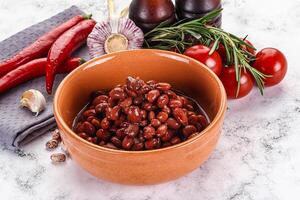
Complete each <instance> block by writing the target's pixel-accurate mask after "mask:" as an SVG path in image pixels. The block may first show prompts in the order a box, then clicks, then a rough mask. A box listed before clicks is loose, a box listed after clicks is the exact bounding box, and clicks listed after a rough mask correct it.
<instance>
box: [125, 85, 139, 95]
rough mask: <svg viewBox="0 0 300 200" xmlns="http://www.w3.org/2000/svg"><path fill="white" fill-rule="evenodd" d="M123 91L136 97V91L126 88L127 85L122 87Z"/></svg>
mask: <svg viewBox="0 0 300 200" xmlns="http://www.w3.org/2000/svg"><path fill="white" fill-rule="evenodd" d="M124 91H125V92H126V94H127V95H128V96H130V97H137V93H136V92H135V91H133V90H130V89H128V88H127V87H125V88H124Z"/></svg>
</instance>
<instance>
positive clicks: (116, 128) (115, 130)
mask: <svg viewBox="0 0 300 200" xmlns="http://www.w3.org/2000/svg"><path fill="white" fill-rule="evenodd" d="M117 130H118V127H117V126H115V125H112V126H111V127H110V128H109V129H108V131H109V132H111V133H115V132H117Z"/></svg>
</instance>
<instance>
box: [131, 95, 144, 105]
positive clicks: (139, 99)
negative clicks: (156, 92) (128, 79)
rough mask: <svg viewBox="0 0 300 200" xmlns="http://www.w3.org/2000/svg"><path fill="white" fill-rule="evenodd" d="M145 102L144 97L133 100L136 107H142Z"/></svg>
mask: <svg viewBox="0 0 300 200" xmlns="http://www.w3.org/2000/svg"><path fill="white" fill-rule="evenodd" d="M143 101H144V97H143V96H137V97H135V98H134V99H133V104H134V105H140V104H142V103H143Z"/></svg>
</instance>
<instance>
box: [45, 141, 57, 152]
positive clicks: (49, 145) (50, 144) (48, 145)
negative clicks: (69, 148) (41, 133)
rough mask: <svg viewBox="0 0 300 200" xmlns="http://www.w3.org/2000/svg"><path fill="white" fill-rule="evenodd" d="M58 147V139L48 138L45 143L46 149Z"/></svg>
mask: <svg viewBox="0 0 300 200" xmlns="http://www.w3.org/2000/svg"><path fill="white" fill-rule="evenodd" d="M57 147H58V141H57V140H54V139H52V140H49V141H48V142H47V143H46V149H47V150H53V149H55V148H57Z"/></svg>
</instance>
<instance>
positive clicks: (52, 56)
mask: <svg viewBox="0 0 300 200" xmlns="http://www.w3.org/2000/svg"><path fill="white" fill-rule="evenodd" d="M95 25H96V22H95V21H94V20H85V21H82V22H79V23H78V24H77V25H75V26H74V27H72V28H71V29H69V30H68V31H66V32H65V33H64V34H62V35H61V36H60V37H59V38H58V39H57V40H56V41H55V42H54V44H53V45H52V47H51V49H50V50H49V53H48V59H47V66H46V89H47V92H48V93H49V94H51V92H52V86H53V81H54V78H55V74H56V72H57V71H58V69H59V68H60V66H61V64H62V63H63V62H64V61H65V60H66V59H67V58H68V57H69V56H70V54H71V53H72V52H73V51H75V50H76V49H77V48H78V47H80V46H81V45H82V44H84V43H85V42H86V39H87V37H88V35H89V34H90V33H91V32H92V30H93V28H94V26H95Z"/></svg>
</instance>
